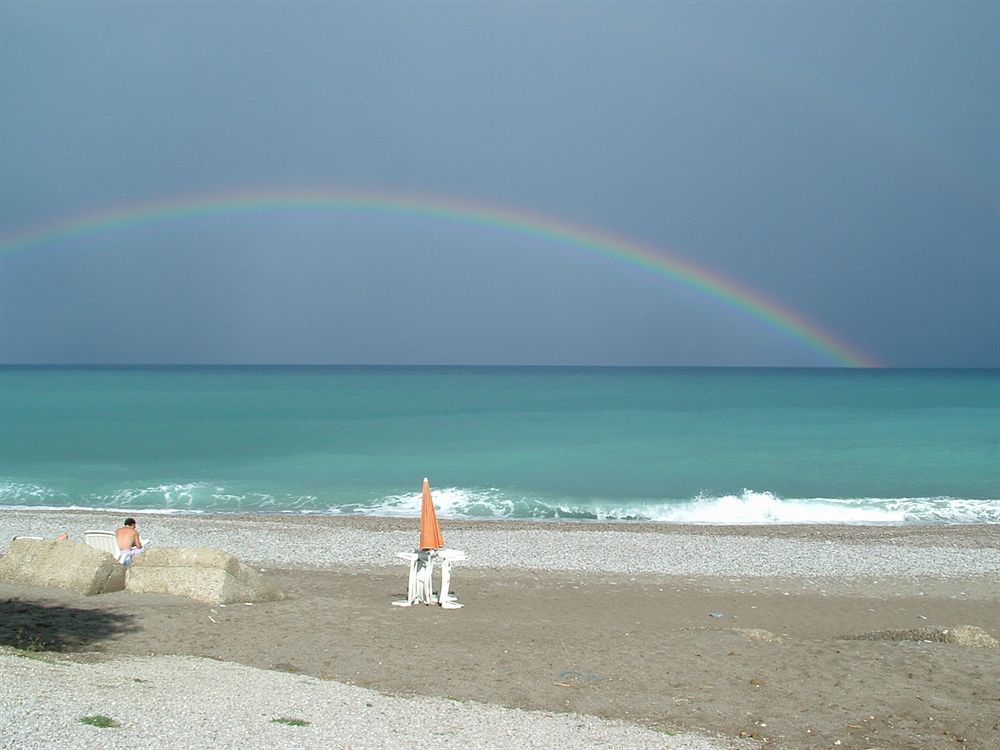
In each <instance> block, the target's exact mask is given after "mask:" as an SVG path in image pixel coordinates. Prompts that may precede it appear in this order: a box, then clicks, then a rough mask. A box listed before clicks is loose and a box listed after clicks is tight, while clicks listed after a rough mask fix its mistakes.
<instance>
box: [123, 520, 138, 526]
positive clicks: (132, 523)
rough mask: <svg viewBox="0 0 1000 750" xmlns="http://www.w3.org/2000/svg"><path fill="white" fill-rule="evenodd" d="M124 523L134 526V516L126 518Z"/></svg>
mask: <svg viewBox="0 0 1000 750" xmlns="http://www.w3.org/2000/svg"><path fill="white" fill-rule="evenodd" d="M124 525H125V526H135V519H134V518H126V519H125V524H124Z"/></svg>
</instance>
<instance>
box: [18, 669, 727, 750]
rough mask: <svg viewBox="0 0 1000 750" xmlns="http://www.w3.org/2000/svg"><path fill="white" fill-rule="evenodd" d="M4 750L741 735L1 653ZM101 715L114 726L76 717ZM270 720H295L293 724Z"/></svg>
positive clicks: (683, 740)
mask: <svg viewBox="0 0 1000 750" xmlns="http://www.w3.org/2000/svg"><path fill="white" fill-rule="evenodd" d="M0 675H2V677H0V747H3V748H10V749H11V750H13V748H18V750H29V749H30V748H39V749H40V750H42V749H44V750H50V749H51V748H52V747H59V748H65V749H66V750H69V749H71V748H81V749H82V748H94V750H114V749H115V748H122V750H126V749H127V750H134V748H136V747H150V748H189V747H190V748H194V747H212V748H214V749H216V750H218V749H220V748H240V749H241V750H242V749H243V748H248V747H284V748H324V750H326V749H328V748H345V749H346V748H351V750H364V749H365V748H400V749H403V748H427V747H434V748H441V749H442V750H447V749H448V748H455V749H456V750H460V749H461V750H465V749H467V748H509V747H516V748H605V749H606V748H630V749H632V750H645V749H646V748H650V749H652V748H659V749H663V748H671V749H673V750H720V749H721V748H734V747H737V746H738V743H733V742H724V741H722V740H721V739H715V738H711V737H707V736H700V735H694V734H677V735H668V734H666V733H662V732H657V731H655V730H651V729H645V728H643V727H638V726H634V725H630V724H626V723H622V722H615V721H608V720H602V719H598V718H595V717H591V716H581V715H574V714H551V713H542V712H531V711H522V710H518V709H508V708H501V707H498V706H491V705H485V704H478V703H471V702H459V701H453V700H448V699H443V698H403V697H397V696H390V695H382V694H380V693H377V692H375V691H372V690H369V689H366V688H361V687H357V686H354V685H345V684H342V683H337V682H329V681H323V680H319V679H316V678H313V677H307V676H303V675H294V674H288V673H284V672H273V671H268V670H261V669H253V668H251V667H244V666H241V665H237V664H228V663H224V662H216V661H211V660H208V659H199V658H194V657H179V656H161V657H135V658H131V659H128V660H125V659H121V658H116V659H106V660H102V661H98V662H95V663H81V662H76V661H69V660H67V659H63V658H58V657H51V656H44V657H42V656H38V657H34V656H23V655H15V654H13V653H12V652H10V651H7V652H5V653H0ZM92 716H104V717H108V718H110V719H112V720H114V721H115V722H117V724H118V726H117V727H107V728H101V727H95V726H90V725H87V724H84V723H82V722H81V719H83V718H85V717H92ZM276 719H284V720H293V721H295V720H298V721H300V722H307V723H306V724H304V725H290V724H287V723H281V722H278V721H275V720H276Z"/></svg>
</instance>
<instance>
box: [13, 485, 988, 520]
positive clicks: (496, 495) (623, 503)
mask: <svg viewBox="0 0 1000 750" xmlns="http://www.w3.org/2000/svg"><path fill="white" fill-rule="evenodd" d="M420 504H421V493H420V492H407V493H402V494H393V495H385V496H381V497H372V498H370V499H368V498H364V497H356V498H350V499H346V500H345V499H343V498H329V497H323V496H321V495H312V494H301V495H295V494H271V493H267V492H256V491H249V490H245V489H244V490H236V489H234V488H227V487H224V486H218V485H215V484H205V483H199V482H187V483H172V484H171V483H164V484H150V485H145V486H141V487H133V488H120V489H116V490H114V491H111V492H108V493H107V494H94V495H84V496H81V497H76V498H73V499H72V500H71V499H70V498H69V496H67V495H66V494H65V493H63V492H59V491H57V490H53V489H51V488H47V487H42V486H39V485H33V484H25V483H17V482H0V506H3V507H8V508H21V509H42V508H52V509H64V510H65V509H73V510H114V511H123V512H129V513H137V512H151V513H233V514H242V513H275V514H278V513H280V514H325V515H367V516H389V517H393V516H397V517H413V516H418V515H419V514H420ZM434 504H435V506H436V508H437V510H438V513H439V514H440V515H442V516H444V517H447V518H474V519H489V518H503V519H526V520H568V521H649V522H656V523H681V524H711V525H733V524H797V523H816V524H884V525H907V524H966V523H1000V500H997V499H985V500H984V499H968V498H953V497H915V498H850V499H848V498H783V497H780V496H779V495H777V494H775V493H772V492H767V491H756V490H749V489H747V490H743V491H742V492H741V493H739V494H733V495H724V496H721V497H713V496H707V495H702V496H699V497H695V498H690V499H686V500H685V499H677V500H669V499H635V500H622V499H618V500H601V499H570V498H565V499H550V498H540V497H530V496H526V495H523V494H520V493H511V492H510V491H505V490H501V489H497V488H474V489H470V488H462V487H441V488H436V489H434Z"/></svg>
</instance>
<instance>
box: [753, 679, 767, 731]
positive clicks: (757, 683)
mask: <svg viewBox="0 0 1000 750" xmlns="http://www.w3.org/2000/svg"><path fill="white" fill-rule="evenodd" d="M750 684H751V685H753V686H754V687H764V685H766V684H767V683H766V682H764V680H762V679H760V677H754V678H753V679H752V680H750ZM761 726H763V725H761Z"/></svg>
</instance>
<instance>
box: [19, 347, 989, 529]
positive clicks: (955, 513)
mask: <svg viewBox="0 0 1000 750" xmlns="http://www.w3.org/2000/svg"><path fill="white" fill-rule="evenodd" d="M424 477H428V478H429V479H430V483H431V486H432V489H433V493H434V494H433V496H434V501H435V505H436V506H437V509H438V515H439V517H442V518H463V519H524V520H533V521H539V522H545V521H555V520H559V521H576V522H580V523H587V522H593V521H614V522H622V523H627V522H636V521H647V522H649V521H652V522H667V523H684V524H788V523H833V524H888V525H907V524H968V523H1000V370H884V369H879V370H855V369H837V368H828V369H823V368H820V369H752V368H704V369H703V368H638V367H637V368H617V367H21V366H5V367H0V512H2V510H3V509H4V508H28V509H70V508H75V509H101V510H115V511H118V512H120V513H122V512H125V513H142V512H153V513H185V514H196V513H226V514H262V513H263V514H327V515H366V516H416V515H418V514H419V508H420V491H421V484H422V480H423V478H424Z"/></svg>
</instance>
